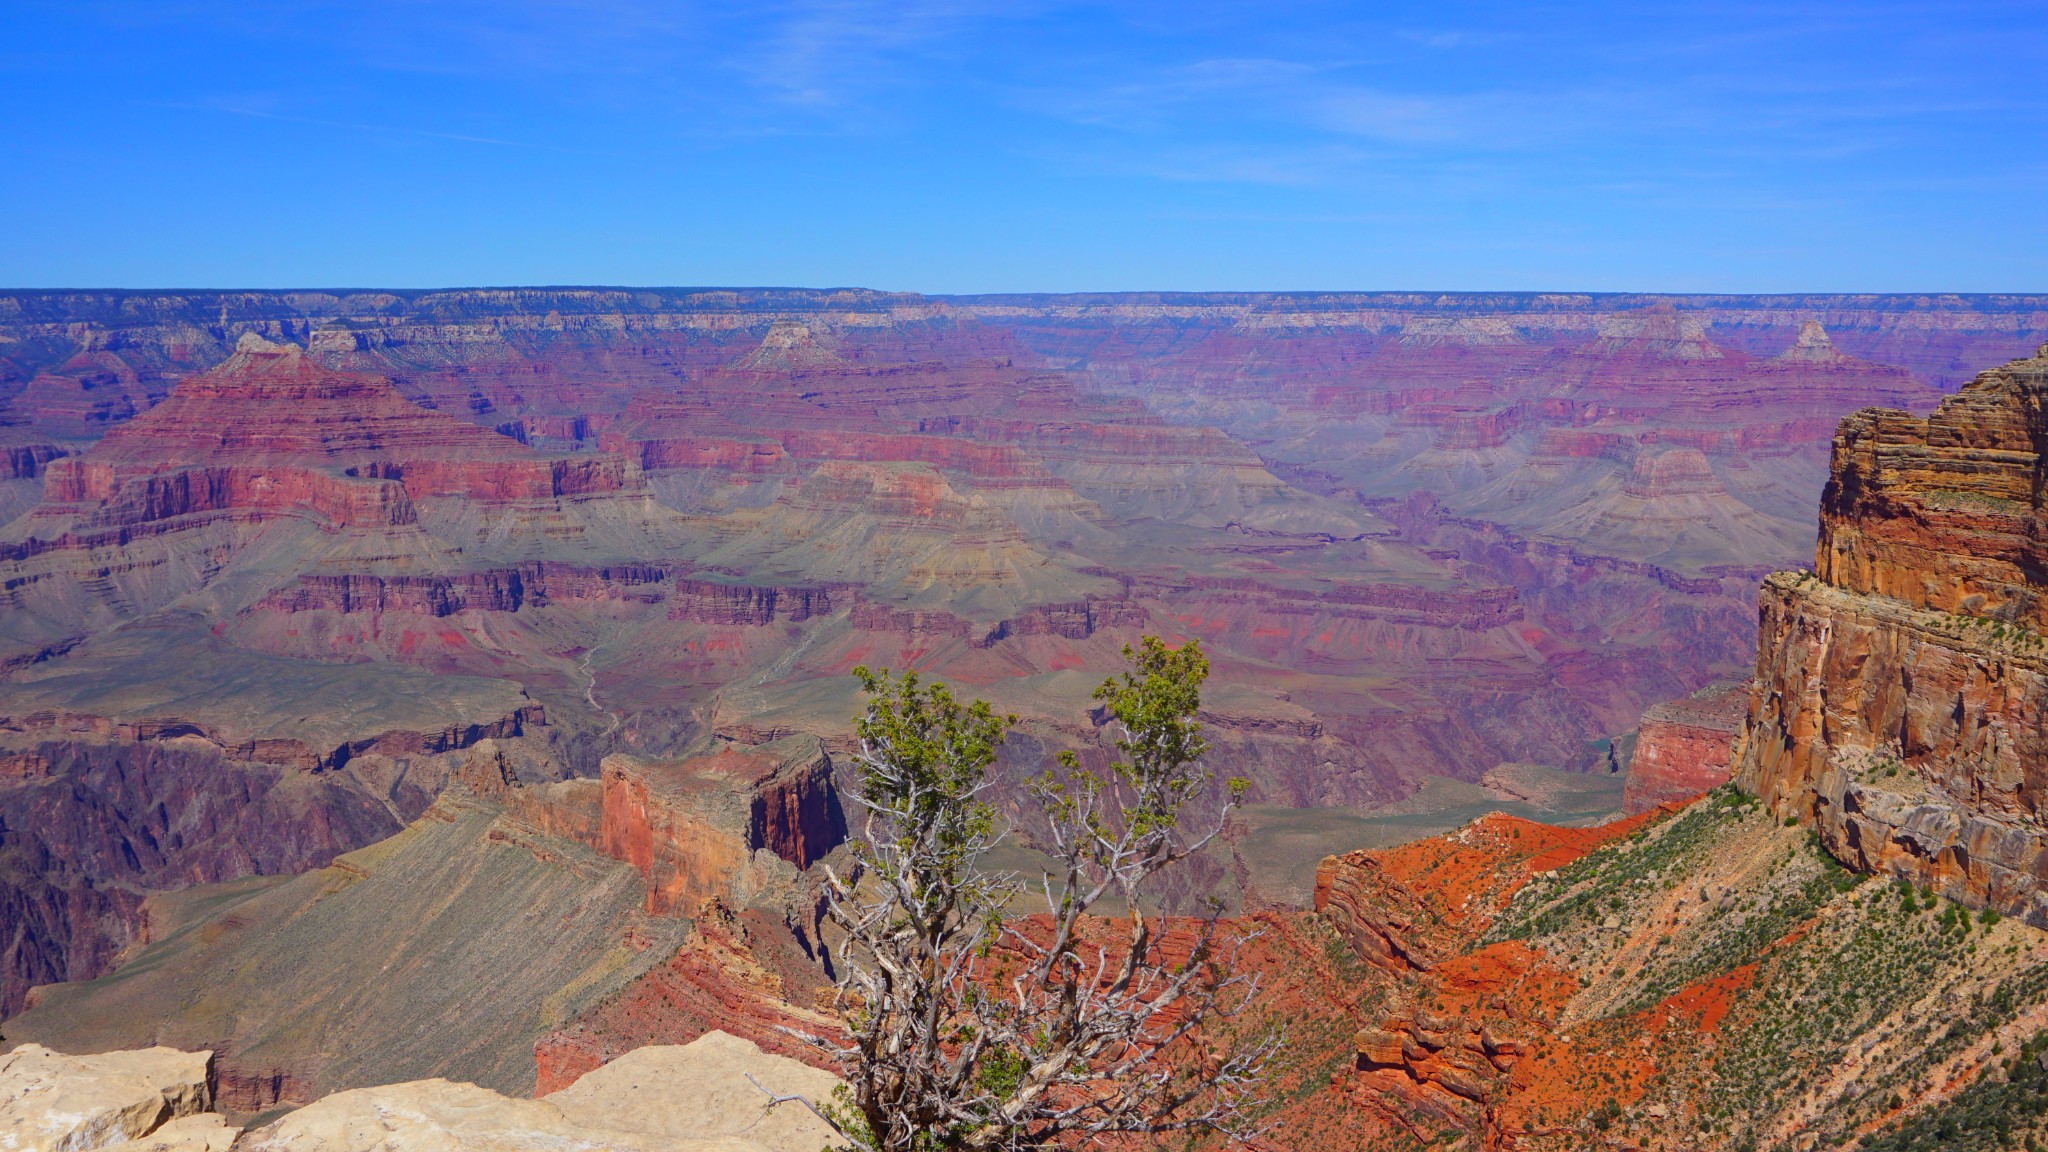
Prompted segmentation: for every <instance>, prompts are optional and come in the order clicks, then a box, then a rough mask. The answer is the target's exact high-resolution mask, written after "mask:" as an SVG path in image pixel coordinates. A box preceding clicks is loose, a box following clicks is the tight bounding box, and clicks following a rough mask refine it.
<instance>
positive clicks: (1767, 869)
mask: <svg viewBox="0 0 2048 1152" xmlns="http://www.w3.org/2000/svg"><path fill="white" fill-rule="evenodd" d="M1488 938H1489V939H1490V940H1495V941H1499V940H1510V939H1513V940H1521V941H1525V942H1527V943H1528V944H1531V945H1533V946H1535V947H1537V948H1538V949H1540V950H1541V951H1542V952H1543V953H1544V954H1545V955H1546V956H1548V957H1550V958H1552V959H1553V960H1554V961H1556V962H1561V963H1562V964H1563V965H1564V966H1565V967H1567V968H1568V969H1569V970H1570V971H1572V972H1573V973H1574V974H1575V975H1576V976H1577V977H1578V980H1579V991H1578V992H1577V993H1576V994H1575V995H1574V996H1573V997H1572V998H1571V1000H1570V1001H1569V1003H1568V1004H1567V1005H1565V1006H1564V1009H1563V1011H1562V1013H1561V1015H1560V1017H1559V1020H1558V1025H1559V1026H1558V1028H1557V1030H1556V1031H1555V1032H1554V1033H1553V1035H1552V1037H1551V1039H1550V1041H1549V1042H1547V1045H1546V1046H1545V1048H1544V1049H1543V1050H1541V1051H1539V1053H1538V1054H1537V1058H1536V1059H1535V1060H1534V1061H1533V1062H1532V1064H1531V1066H1530V1067H1529V1068H1528V1070H1527V1071H1526V1072H1523V1071H1520V1070H1518V1073H1517V1081H1518V1088H1519V1090H1518V1092H1517V1095H1516V1101H1515V1103H1514V1106H1513V1107H1512V1109H1510V1110H1509V1111H1508V1112H1507V1113H1504V1116H1505V1117H1506V1118H1507V1119H1508V1120H1509V1124H1510V1126H1519V1125H1526V1126H1527V1128H1528V1129H1529V1130H1530V1131H1531V1132H1532V1133H1534V1132H1544V1133H1549V1135H1542V1136H1534V1137H1532V1139H1533V1142H1532V1143H1531V1144H1530V1146H1531V1147H1535V1148H1549V1147H1553V1146H1554V1147H1558V1148H1564V1147H1575V1146H1576V1145H1573V1144H1572V1143H1571V1140H1572V1139H1583V1138H1591V1136H1592V1134H1594V1133H1596V1132H1599V1133H1608V1134H1612V1135H1614V1136H1620V1135H1621V1134H1623V1133H1626V1134H1627V1135H1628V1136H1629V1137H1631V1138H1633V1139H1638V1140H1642V1141H1646V1142H1653V1143H1654V1144H1655V1145H1656V1146H1662V1145H1663V1144H1664V1143H1665V1142H1667V1141H1673V1140H1691V1141H1693V1142H1694V1143H1695V1146H1698V1147H1703V1148H1727V1149H1734V1150H1739V1152H1762V1150H1765V1149H1787V1150H1791V1149H1808V1148H1815V1147H1818V1148H1830V1147H1866V1148H1873V1149H1874V1148H1885V1149H1905V1148H1922V1147H1936V1146H1940V1147H1973V1148H1974V1147H1983V1148H1993V1147H1997V1148H2018V1147H2021V1146H2023V1145H2022V1143H2018V1142H2014V1143H1981V1144H1971V1143H1954V1144H1939V1145H1935V1144H1927V1143H1924V1140H1925V1139H1927V1138H1928V1137H1927V1135H1926V1134H1927V1133H1936V1132H1944V1131H1945V1132H1948V1133H1950V1136H1949V1137H1943V1139H1950V1138H1953V1139H1957V1140H1960V1139H1962V1136H1961V1135H1959V1134H1960V1133H1965V1132H1979V1133H1982V1132H2003V1133H2005V1135H2003V1136H1999V1137H1998V1139H2000V1140H2007V1139H2009V1140H2011V1141H2023V1140H2024V1139H2026V1138H2027V1137H2028V1133H2038V1134H2043V1135H2048V1128H2044V1127H2043V1125H2044V1123H2048V1116H2044V1112H2048V1109H2043V1108H2037V1107H2036V1106H2035V1105H2036V1103H2038V1098H2029V1097H2027V1096H2026V1094H2025V1093H2023V1092H2020V1091H2019V1090H2018V1089H2016V1088H2013V1087H2011V1085H2017V1084H2021V1083H2032V1079H2031V1078H2032V1077H2034V1076H2035V1072H2033V1071H2029V1070H2028V1069H2030V1068H2035V1067H2036V1066H2035V1065H2032V1064H2027V1063H2026V1062H2027V1061H2030V1060H2033V1059H2034V1057H2035V1056H2036V1055H2038V1051H2039V1049H2041V1048H2042V1047H2044V1046H2048V1041H2042V1040H2037V1039H2036V1036H2037V1034H2039V1033H2040V1031H2041V1029H2042V1028H2043V1026H2044V1025H2048V934H2044V933H2042V932H2041V931H2039V930H2037V929H2034V928H2031V927H2028V926H2025V925H2023V924H2019V923H2017V922H2015V921H2012V920H2001V919H2000V918H1999V917H1997V916H1996V915H1995V914H1992V913H1978V912H1973V911H1972V910H1970V909H1968V908H1965V907H1963V906H1962V905H1959V904H1955V903H1953V902H1950V901H1946V900H1941V899H1939V898H1937V897H1935V896H1933V895H1932V894H1931V893H1927V892H1923V891H1920V890H1917V889H1914V888H1911V887H1908V886H1905V885H1903V884H1899V883H1895V882H1891V881H1887V880H1884V879H1882V878H1874V877H1864V876H1858V875H1856V874H1854V873H1851V872H1848V871H1847V870H1845V869H1843V868H1842V867H1841V866H1840V865H1839V864H1837V863H1836V862H1835V861H1834V860H1833V859H1832V858H1831V857H1829V856H1828V855H1827V854H1826V853H1825V852H1823V851H1822V850H1821V849H1820V848H1819V847H1818V845H1817V844H1816V843H1815V841H1814V840H1813V838H1812V836H1811V834H1810V833H1808V832H1807V831H1806V830H1805V829H1803V828H1799V827H1790V826H1786V825H1785V824H1784V823H1782V822H1780V821H1778V820H1776V819H1773V818H1772V817H1771V816H1770V815H1769V814H1768V813H1767V812H1765V811H1764V810H1763V809H1762V807H1761V805H1760V804H1758V803H1757V802H1756V801H1755V800H1753V799H1751V798H1748V797H1744V796H1742V795H1740V794H1739V793H1737V792H1735V791H1734V790H1733V789H1722V790H1720V791H1718V792H1716V793H1714V794H1712V795H1710V796H1709V797H1707V798H1706V799H1704V800H1702V801H1700V802H1697V803H1695V804H1693V805H1691V806H1689V807H1687V808H1685V809H1682V810H1680V811H1679V812H1677V813H1676V814H1674V815H1672V816H1670V817H1668V818H1666V819H1663V820H1661V821H1659V822H1657V823H1655V824H1653V825H1651V826H1649V827H1647V828H1644V829H1642V830H1639V831H1637V832H1636V833H1634V834H1632V835H1630V836H1628V837H1624V838H1622V839H1621V840H1619V841H1616V842H1614V843H1612V844H1609V845H1607V846H1604V847H1602V848H1600V849H1598V850H1596V851H1594V852H1592V853H1589V854H1588V855H1586V856H1584V857H1582V858H1580V859H1578V860H1576V861H1573V862H1572V863H1570V864H1568V865H1566V866H1564V867H1561V868H1559V869H1557V870H1555V871H1553V872H1550V873H1547V874H1541V875H1539V876H1538V877H1537V878H1536V879H1535V881H1534V882H1532V883H1531V884H1530V885H1529V886H1528V887H1526V888H1525V889H1523V890H1522V891H1521V892H1520V893H1519V894H1518V895H1517V897H1516V899H1515V900H1514V902H1513V903H1512V905H1511V906H1510V907H1509V908H1508V909H1507V910H1506V912H1505V913H1504V914H1503V915H1502V916H1501V917H1499V918H1498V919H1497V920H1496V921H1495V923H1494V925H1493V926H1492V928H1491V930H1490V932H1489V934H1488ZM2023 1065H2024V1066H2023ZM1970 1125H1975V1127H1970ZM1971 1138H1972V1139H1976V1138H1977V1137H1971ZM1558 1141H1562V1142H1558ZM1672 1146H1674V1147H1675V1146H1678V1145H1672Z"/></svg>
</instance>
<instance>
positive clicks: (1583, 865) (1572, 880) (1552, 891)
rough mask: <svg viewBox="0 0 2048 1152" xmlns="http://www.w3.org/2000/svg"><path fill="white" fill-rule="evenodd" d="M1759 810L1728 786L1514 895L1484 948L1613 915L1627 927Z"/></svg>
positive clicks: (1563, 930) (1558, 931)
mask: <svg viewBox="0 0 2048 1152" xmlns="http://www.w3.org/2000/svg"><path fill="white" fill-rule="evenodd" d="M1758 805H1759V801H1757V800H1756V799H1755V798H1753V797H1746V796H1743V795H1742V794H1741V793H1739V792H1736V791H1735V790H1734V789H1733V788H1732V787H1728V786H1724V787H1722V788H1719V789H1716V790H1715V791H1714V792H1712V793H1710V794H1709V795H1708V796H1707V797H1706V798H1705V799H1703V800H1701V801H1699V802H1698V803H1696V804H1693V805H1691V806H1689V807H1687V808H1685V809H1683V810H1682V811H1680V812H1679V813H1677V814H1676V815H1674V816H1670V817H1667V818H1665V820H1664V821H1663V822H1661V823H1659V824H1657V825H1655V826H1653V827H1648V828H1643V829H1638V830H1637V831H1636V832H1634V833H1632V834H1631V835H1629V836H1628V837H1627V838H1625V839H1624V840H1622V841H1620V842H1618V843H1614V844H1608V845H1604V846H1602V847H1600V848H1598V849H1595V850H1594V851H1592V852H1588V853H1587V854H1586V855H1584V856H1581V857H1579V858H1578V859H1577V860H1574V861H1572V862H1571V863H1569V864H1567V865H1565V866H1564V867H1562V868H1559V869H1558V870H1557V872H1556V873H1555V874H1554V875H1552V876H1551V877H1550V878H1549V879H1547V880H1544V881H1539V882H1537V883H1532V884H1529V885H1527V886H1525V887H1524V888H1523V889H1522V890H1521V891H1520V892H1518V893H1516V894H1515V899H1514V901H1513V902H1512V903H1510V904H1509V906H1508V908H1507V910H1506V911H1505V912H1504V913H1502V914H1501V915H1500V916H1499V917H1497V918H1495V920H1494V922H1493V925H1492V927H1491V928H1489V929H1488V931H1487V934H1486V940H1487V942H1488V943H1492V942H1495V941H1500V940H1532V941H1533V940H1537V939H1540V938H1543V937H1551V936H1558V935H1562V934H1564V933H1567V932H1571V931H1573V930H1577V929H1584V928H1589V927H1592V926H1594V925H1597V924H1598V923H1599V922H1600V921H1601V920H1602V919H1604V918H1605V917H1606V916H1608V915H1610V914H1613V915H1619V916H1621V917H1622V919H1623V920H1624V922H1625V921H1627V919H1628V917H1629V913H1630V911H1631V910H1632V909H1634V908H1635V906H1636V905H1638V904H1640V903H1643V902H1645V901H1646V900H1647V899H1649V898H1650V897H1651V896H1654V895H1655V894H1657V893H1659V892H1661V891H1663V890H1665V889H1668V888H1671V887H1673V886H1675V885H1677V884H1680V883H1683V882H1684V880H1685V876H1686V874H1687V873H1688V872H1689V871H1690V870H1691V866H1692V865H1693V864H1694V863H1695V862H1696V861H1698V860H1699V859H1701V858H1702V856H1703V854H1704V853H1706V852H1708V851H1710V850H1711V849H1712V847H1713V845H1714V844H1715V843H1716V842H1717V841H1718V840H1719V839H1720V836H1721V833H1723V832H1724V831H1725V830H1726V829H1727V828H1728V827H1729V825H1731V824H1732V823H1734V822H1735V821H1737V820H1740V819H1742V818H1743V817H1744V816H1747V815H1749V814H1751V813H1753V812H1755V811H1757V809H1758ZM1653 874H1654V876H1655V879H1652V876H1653Z"/></svg>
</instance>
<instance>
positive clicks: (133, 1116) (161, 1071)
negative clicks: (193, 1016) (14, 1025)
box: [0, 1044, 234, 1152]
mask: <svg viewBox="0 0 2048 1152" xmlns="http://www.w3.org/2000/svg"><path fill="white" fill-rule="evenodd" d="M212 1062H213V1053H211V1052H180V1051H178V1050H177V1049H175V1048H147V1049H141V1050H138V1051H130V1052H105V1053H101V1054H99V1055H95V1056H66V1055H64V1054H63V1053H61V1052H54V1051H52V1050H50V1049H48V1048H45V1047H43V1046H42V1045H40V1044H23V1045H22V1046H21V1047H19V1048H16V1049H15V1050H14V1051H13V1052H10V1053H8V1054H7V1055H6V1056H4V1057H0V1147H4V1148H7V1149H9V1150H10V1152H93V1150H95V1149H101V1148H109V1147H116V1146H119V1147H124V1148H125V1147H154V1146H155V1145H152V1144H149V1143H146V1142H145V1143H142V1144H139V1145H137V1144H134V1143H132V1142H134V1141H139V1140H142V1139H143V1138H144V1137H148V1136H151V1135H152V1134H154V1133H156V1132H158V1131H160V1130H162V1129H163V1128H164V1127H166V1126H168V1125H167V1122H171V1121H177V1120H179V1119H180V1118H183V1117H191V1116H196V1115H198V1114H200V1113H203V1112H205V1111H206V1110H207V1108H209V1107H210V1106H211V1105H212V1103H213V1091H212V1088H211V1087H210V1085H209V1072H210V1068H211V1065H212ZM216 1119H218V1118H217V1117H216ZM200 1131H201V1130H200V1129H199V1128H190V1127H187V1128H180V1130H179V1134H178V1136H177V1137H176V1139H178V1140H185V1138H186V1136H187V1135H188V1134H189V1135H191V1136H194V1137H197V1136H199V1134H200ZM233 1135H234V1134H233V1132H231V1131H230V1132H228V1134H227V1140H222V1141H220V1142H219V1144H218V1146H219V1147H225V1146H226V1144H227V1142H229V1141H231V1140H232V1138H233ZM215 1146H216V1145H213V1144H206V1143H191V1142H189V1141H187V1142H184V1143H172V1142H166V1143H164V1144H163V1147H165V1148H166V1149H169V1148H179V1149H184V1148H193V1149H197V1148H202V1147H207V1148H211V1147H215Z"/></svg>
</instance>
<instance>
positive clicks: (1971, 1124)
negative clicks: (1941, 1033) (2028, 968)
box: [1858, 1033, 2048, 1152]
mask: <svg viewBox="0 0 2048 1152" xmlns="http://www.w3.org/2000/svg"><path fill="white" fill-rule="evenodd" d="M2044 1060H2048V1033H2041V1034H2038V1035H2036V1036H2035V1037H2034V1038H2033V1039H2031V1040H2029V1041H2027V1042H2026V1043H2025V1044H2023V1045H2021V1046H2020V1049H2019V1051H2017V1052H2015V1053H2013V1054H2012V1055H2010V1056H2008V1057H2006V1059H2005V1060H2004V1061H2003V1062H2002V1063H2001V1064H2000V1065H1999V1066H1998V1068H1997V1069H1996V1070H1995V1071H1994V1072H1993V1073H1992V1074H1991V1075H1989V1076H1986V1077H1985V1078H1983V1079H1981V1080H1979V1081H1977V1082H1976V1083H1975V1084H1972V1085H1970V1086H1969V1087H1968V1088H1965V1089H1963V1090H1962V1091H1961V1092H1958V1093H1957V1094H1956V1095H1955V1096H1953V1097H1952V1098H1950V1099H1949V1100H1947V1101H1945V1102H1943V1103H1941V1104H1938V1105H1936V1106H1934V1107H1932V1108H1929V1109H1927V1110H1925V1111H1923V1112H1920V1113H1917V1114H1915V1115H1913V1116H1911V1117H1909V1118H1907V1119H1906V1120H1905V1121H1904V1122H1903V1123H1901V1124H1899V1125H1898V1126H1897V1127H1894V1128H1892V1129H1890V1130H1888V1131H1885V1132H1883V1133H1881V1134H1879V1135H1876V1136H1873V1137H1870V1138H1867V1139H1865V1140H1864V1141H1863V1143H1862V1144H1860V1145H1858V1147H1859V1148H1860V1149H1862V1152H2016V1150H2018V1149H2022V1148H2024V1149H2027V1150H2028V1152H2037V1150H2039V1149H2042V1148H2044V1147H2048V1142H2044V1140H2043V1133H2044V1130H2048V1064H2044V1063H2043V1061H2044Z"/></svg>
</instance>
